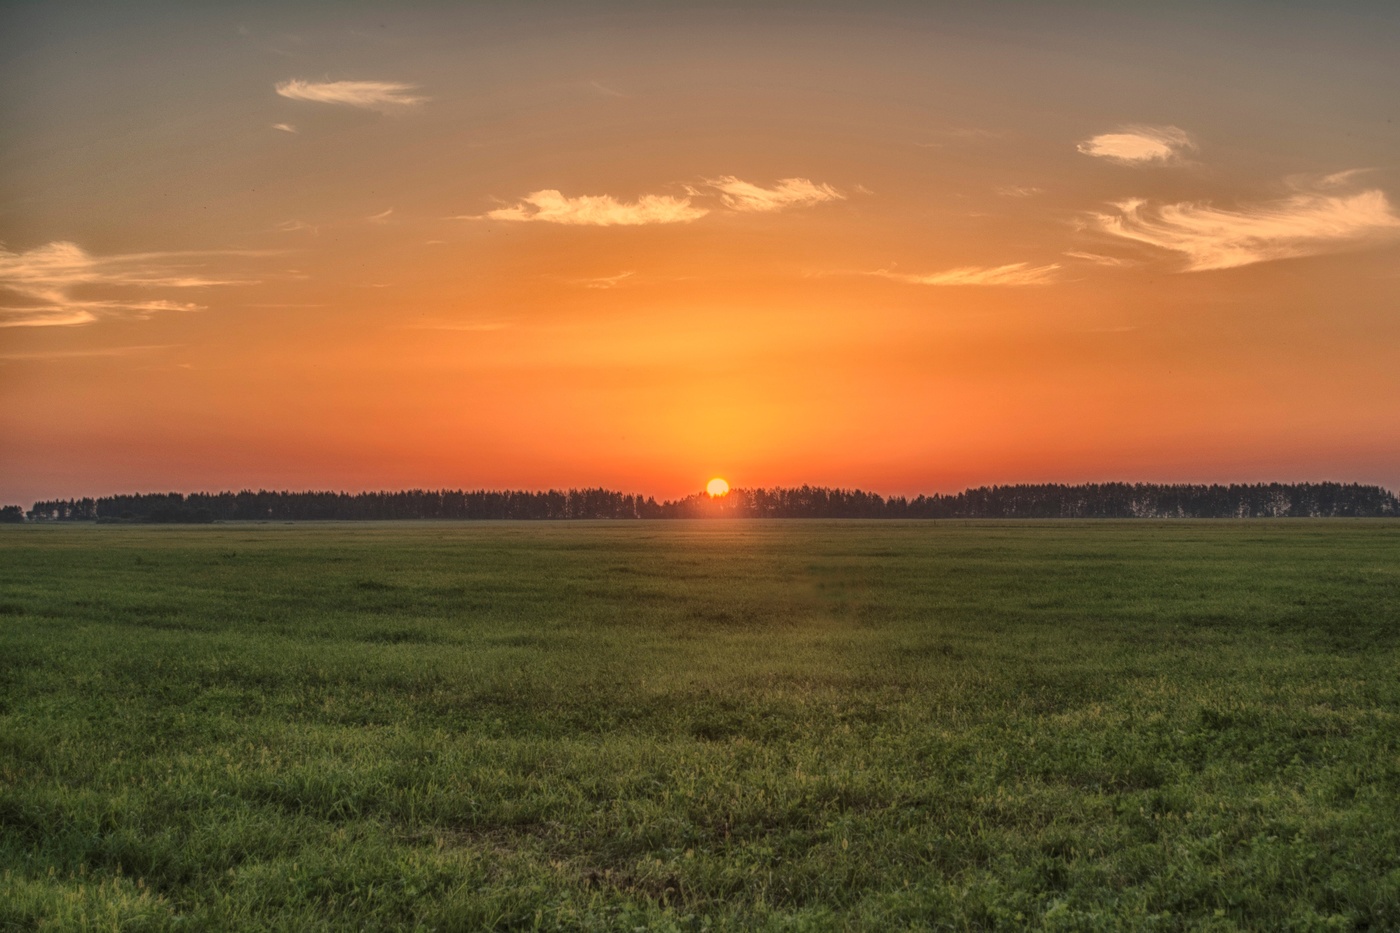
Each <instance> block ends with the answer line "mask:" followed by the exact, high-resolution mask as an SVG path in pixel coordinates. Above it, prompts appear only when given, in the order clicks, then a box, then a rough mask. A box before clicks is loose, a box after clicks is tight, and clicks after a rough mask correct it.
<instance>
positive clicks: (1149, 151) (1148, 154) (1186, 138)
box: [1078, 126, 1196, 164]
mask: <svg viewBox="0 0 1400 933" xmlns="http://www.w3.org/2000/svg"><path fill="white" fill-rule="evenodd" d="M1195 148H1196V144H1195V143H1194V142H1192V141H1191V136H1190V134H1188V133H1187V132H1186V131H1185V130H1183V129H1181V128H1179V127H1175V126H1125V127H1124V128H1123V129H1122V130H1120V131H1119V132H1117V133H1103V134H1101V135H1099V136H1095V137H1093V138H1091V139H1086V140H1084V142H1082V143H1080V144H1079V146H1078V149H1079V151H1080V152H1082V153H1084V154H1085V155H1090V156H1096V157H1098V158H1101V159H1110V160H1112V161H1114V162H1124V163H1129V164H1133V163H1142V162H1171V161H1174V160H1176V159H1178V158H1180V156H1181V154H1182V153H1183V152H1187V151H1189V150H1192V149H1195Z"/></svg>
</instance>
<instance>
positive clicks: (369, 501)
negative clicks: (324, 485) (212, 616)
mask: <svg viewBox="0 0 1400 933" xmlns="http://www.w3.org/2000/svg"><path fill="white" fill-rule="evenodd" d="M1340 516H1354V517H1383V516H1400V499H1397V498H1396V496H1395V494H1394V493H1391V492H1390V491H1388V490H1386V489H1384V488H1382V487H1380V486H1363V485H1360V484H1357V483H1348V484H1344V483H1256V484H1251V485H1242V484H1231V485H1228V486H1225V485H1210V486H1206V485H1183V484H1154V483H1092V484H1083V485H1063V484H1054V483H1048V484H1039V485H1027V484H1020V485H1013V486H980V487H978V488H976V489H966V490H964V491H962V492H959V493H955V494H949V495H945V494H941V493H939V494H935V495H931V496H922V495H921V496H917V497H915V498H912V499H911V498H907V497H905V496H890V497H885V496H881V495H879V494H877V493H873V492H866V491H864V490H861V489H836V488H829V487H825V486H801V487H776V488H772V489H765V488H758V489H734V490H731V491H730V493H729V494H728V495H727V496H724V497H721V498H711V497H710V496H708V495H706V494H705V493H703V492H701V493H695V494H693V495H690V496H686V497H684V498H681V499H676V500H667V501H663V502H657V501H656V499H654V498H652V497H650V496H641V495H636V494H626V493H621V492H616V491H613V490H610V489H570V490H568V491H567V492H564V491H560V490H549V491H547V492H531V491H512V490H475V491H464V490H460V489H443V490H425V489H412V490H404V491H399V492H360V493H346V492H275V491H267V490H259V491H257V492H252V491H250V490H244V491H243V492H236V493H235V492H220V493H190V494H188V495H186V494H181V493H177V492H171V493H138V494H134V495H118V496H102V497H98V498H84V499H53V500H48V501H42V502H36V503H34V507H33V508H32V509H30V510H29V511H28V512H27V513H24V512H22V510H21V509H20V508H19V507H18V506H7V507H5V509H4V514H3V516H0V518H3V519H4V520H8V521H18V520H25V519H27V520H28V521H31V522H65V521H96V522H156V523H161V522H216V521H386V520H411V519H455V520H541V521H556V520H567V519H637V518H1317V517H1340Z"/></svg>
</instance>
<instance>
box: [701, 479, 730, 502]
mask: <svg viewBox="0 0 1400 933" xmlns="http://www.w3.org/2000/svg"><path fill="white" fill-rule="evenodd" d="M705 491H706V492H708V493H709V494H710V498H712V499H718V498H719V497H720V496H727V495H729V484H728V483H726V482H725V481H724V480H722V479H720V478H719V477H718V476H716V477H715V478H714V479H712V480H710V481H709V482H708V483H706V484H705Z"/></svg>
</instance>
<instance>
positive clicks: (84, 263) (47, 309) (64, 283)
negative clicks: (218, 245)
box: [0, 241, 254, 327]
mask: <svg viewBox="0 0 1400 933" xmlns="http://www.w3.org/2000/svg"><path fill="white" fill-rule="evenodd" d="M202 255H208V254H201V253H131V254H126V255H116V256H93V255H92V254H90V253H88V252H87V251H85V250H84V249H83V248H82V247H80V246H78V245H77V244H76V243H69V242H65V241H58V242H54V243H49V244H46V245H44V246H37V247H35V248H34V249H31V250H26V251H24V252H19V253H15V252H10V251H9V250H6V249H4V248H3V247H0V289H3V291H5V292H8V293H9V295H8V296H6V297H0V301H3V302H4V303H3V304H0V327H54V326H70V325H74V324H87V323H90V322H92V321H95V320H97V319H98V318H99V317H101V316H104V315H116V314H120V315H125V316H128V317H148V316H150V315H151V314H154V313H155V312H157V311H200V310H203V306H202V305H197V304H194V303H192V302H184V301H172V300H169V299H166V298H152V297H149V296H148V295H145V294H139V293H138V294H131V291H132V290H137V291H138V292H141V291H145V290H147V289H153V288H175V289H185V288H206V287H209V286H213V285H250V284H254V283H253V282H252V281H251V280H247V279H239V278H228V277H220V278H214V277H210V276H208V275H206V274H204V273H203V272H201V271H199V268H198V265H197V263H196V258H197V257H199V256H202ZM80 292H81V294H80ZM98 292H100V293H103V294H96V293H98Z"/></svg>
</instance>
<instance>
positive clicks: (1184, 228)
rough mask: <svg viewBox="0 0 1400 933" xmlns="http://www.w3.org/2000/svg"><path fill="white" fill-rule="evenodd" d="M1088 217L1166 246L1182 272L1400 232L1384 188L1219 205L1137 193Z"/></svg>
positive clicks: (1315, 251)
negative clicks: (1153, 201)
mask: <svg viewBox="0 0 1400 933" xmlns="http://www.w3.org/2000/svg"><path fill="white" fill-rule="evenodd" d="M1114 207H1115V208H1116V209H1117V212H1116V213H1112V214H1094V215H1092V219H1093V223H1094V225H1095V226H1096V227H1097V228H1098V229H1099V230H1101V231H1103V232H1105V233H1110V234H1113V235H1114V236H1119V237H1124V238H1126V239H1129V240H1136V241H1138V242H1140V243H1147V244H1149V245H1151V246H1156V247H1160V248H1161V249H1166V250H1172V251H1173V252H1177V253H1180V254H1181V255H1183V256H1185V257H1186V269H1187V271H1193V272H1196V271H1203V270H1207V269H1229V268H1233V267H1236V266H1247V265H1250V264H1252V263H1256V262H1267V261H1269V260H1273V259H1293V258H1297V257H1300V256H1311V255H1315V254H1318V253H1326V252H1333V251H1336V250H1340V249H1347V248H1357V247H1362V246H1366V245H1370V244H1373V243H1377V242H1382V241H1385V240H1388V239H1393V238H1395V237H1397V236H1400V216H1397V215H1396V214H1395V211H1394V210H1393V209H1392V208H1391V206H1390V202H1389V201H1387V200H1386V196H1385V194H1384V192H1382V191H1379V190H1370V191H1361V192H1358V193H1356V194H1350V195H1340V194H1322V193H1311V194H1302V193H1300V194H1296V195H1293V196H1291V197H1288V198H1284V199H1283V200H1280V201H1273V202H1270V203H1267V204H1261V205H1256V206H1253V207H1244V208H1240V209H1238V210H1226V209H1224V208H1219V207H1213V206H1211V205H1209V204H1199V203H1183V204H1165V205H1160V206H1155V207H1154V206H1151V205H1149V204H1148V203H1147V202H1146V201H1143V200H1141V199H1133V200H1129V201H1122V202H1119V203H1117V204H1115V205H1114Z"/></svg>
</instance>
